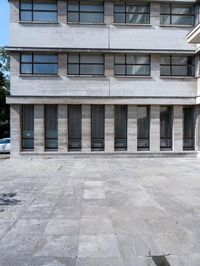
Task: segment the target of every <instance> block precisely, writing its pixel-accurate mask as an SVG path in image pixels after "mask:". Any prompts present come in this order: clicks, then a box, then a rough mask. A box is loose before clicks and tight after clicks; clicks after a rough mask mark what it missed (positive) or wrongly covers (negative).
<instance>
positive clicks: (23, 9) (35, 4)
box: [20, 0, 58, 22]
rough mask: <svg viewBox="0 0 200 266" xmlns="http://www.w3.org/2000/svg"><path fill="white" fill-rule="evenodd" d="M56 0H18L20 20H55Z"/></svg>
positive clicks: (56, 17) (56, 13)
mask: <svg viewBox="0 0 200 266" xmlns="http://www.w3.org/2000/svg"><path fill="white" fill-rule="evenodd" d="M57 20H58V8H57V0H20V21H40V22H57Z"/></svg>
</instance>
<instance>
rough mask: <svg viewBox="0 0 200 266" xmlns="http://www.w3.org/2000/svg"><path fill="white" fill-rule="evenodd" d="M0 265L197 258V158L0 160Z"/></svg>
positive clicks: (108, 264)
mask: <svg viewBox="0 0 200 266" xmlns="http://www.w3.org/2000/svg"><path fill="white" fill-rule="evenodd" d="M0 265H5V266H7V265H12V266H24V265H28V266H29V265H31V266H32V265H34V266H40V265H46V266H47V265H50V266H54V265H55V266H57V265H58V266H61V265H69V266H97V265H98V266H122V265H123V266H155V265H158V266H164V265H167V266H169V265H171V266H179V265H180V266H182V265H184V266H199V265H200V160H199V159H188V158H185V159H175V158H173V159H172V158H168V159H166V158H165V159H162V158H154V159H153V158H152V159H147V158H146V159H142V158H137V159H134V158H132V159H131V158H123V159H105V160H104V159H67V160H50V159H49V160H48V159H46V160H27V161H25V160H21V161H19V160H10V159H1V160H0Z"/></svg>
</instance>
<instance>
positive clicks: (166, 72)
mask: <svg viewBox="0 0 200 266" xmlns="http://www.w3.org/2000/svg"><path fill="white" fill-rule="evenodd" d="M194 75H195V60H194V56H177V55H175V56H174V55H163V56H161V61H160V76H194Z"/></svg>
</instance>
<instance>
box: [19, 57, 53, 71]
mask: <svg viewBox="0 0 200 266" xmlns="http://www.w3.org/2000/svg"><path fill="white" fill-rule="evenodd" d="M23 55H31V62H28V61H27V62H26V61H25V62H22V56H23ZM34 55H41V56H43V55H54V56H56V57H57V63H52V62H35V61H34ZM23 64H29V65H31V69H32V71H31V73H23V72H22V65H23ZM35 64H38V65H40V64H41V65H44V64H46V65H57V71H56V73H44V72H43V73H42V72H41V73H35V72H34V65H35ZM20 74H22V75H47V76H48V75H54V76H57V75H58V54H46V53H44V54H42V53H20Z"/></svg>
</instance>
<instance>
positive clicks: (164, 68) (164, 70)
mask: <svg viewBox="0 0 200 266" xmlns="http://www.w3.org/2000/svg"><path fill="white" fill-rule="evenodd" d="M160 75H161V76H170V75H171V72H170V66H160Z"/></svg>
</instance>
